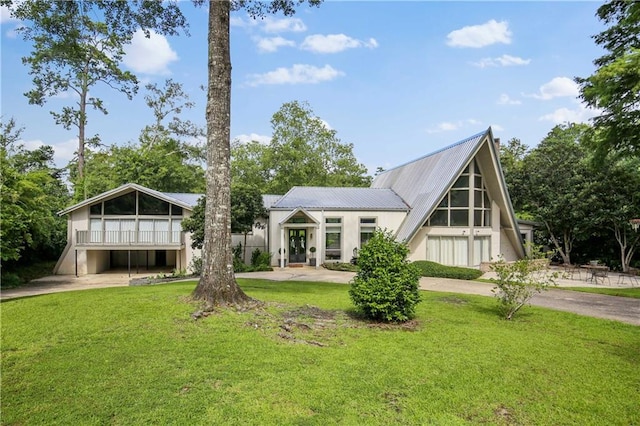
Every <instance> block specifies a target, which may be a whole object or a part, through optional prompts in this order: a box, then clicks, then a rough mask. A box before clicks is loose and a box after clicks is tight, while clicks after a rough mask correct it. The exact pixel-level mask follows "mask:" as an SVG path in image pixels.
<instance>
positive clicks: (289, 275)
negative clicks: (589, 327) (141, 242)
mask: <svg viewBox="0 0 640 426" xmlns="http://www.w3.org/2000/svg"><path fill="white" fill-rule="evenodd" d="M354 275H355V274H354V273H352V272H340V271H330V270H327V269H324V268H310V267H304V268H286V269H276V270H274V271H271V272H249V273H240V274H236V276H237V277H238V278H260V279H267V280H273V281H321V282H331V283H348V282H349V281H350V280H351V279H352V278H353V277H354ZM145 276H149V273H146V274H132V275H131V276H130V277H129V276H128V274H127V273H126V272H120V273H109V274H98V275H85V276H81V277H75V276H69V275H56V276H51V277H45V278H40V279H37V280H34V281H32V282H31V283H30V284H29V285H27V286H24V287H20V288H16V289H9V290H3V291H2V292H1V293H0V298H1V299H2V300H5V299H11V298H16V297H25V296H35V295H40V294H47V293H57V292H62V291H73V290H85V289H91V288H103V287H125V286H128V285H129V280H130V279H132V278H143V277H145ZM491 277H492V274H491V273H487V274H485V275H483V278H491ZM612 282H613V283H615V280H614V279H613V278H612ZM558 284H559V286H561V287H589V286H591V287H595V286H598V287H603V285H602V284H600V285H596V284H593V283H589V282H585V281H580V280H568V279H559V280H558ZM605 287H623V288H629V287H630V284H626V285H615V284H611V285H606V286H605ZM420 288H421V289H422V290H430V291H440V292H450V293H463V294H476V295H481V296H493V293H492V292H491V289H492V288H493V285H492V284H490V283H483V282H478V281H464V280H453V279H447V278H427V277H423V278H421V279H420ZM531 304H532V305H535V306H542V307H545V308H550V309H556V310H559V311H566V312H574V313H577V314H580V315H587V316H592V317H596V318H605V319H611V320H616V321H621V322H625V323H629V324H634V325H640V299H632V298H627V297H614V296H605V295H599V294H591V293H583V292H577V291H570V290H559V289H551V290H549V291H547V292H543V293H541V294H537V295H536V296H534V297H533V299H532V300H531Z"/></svg>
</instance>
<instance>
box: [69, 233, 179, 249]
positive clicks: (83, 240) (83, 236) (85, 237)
mask: <svg viewBox="0 0 640 426" xmlns="http://www.w3.org/2000/svg"><path fill="white" fill-rule="evenodd" d="M182 244H184V235H183V234H182V232H180V231H76V245H78V246H114V245H124V246H133V245H137V246H154V245H162V246H180V245H182Z"/></svg>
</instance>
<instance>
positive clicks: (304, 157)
mask: <svg viewBox="0 0 640 426" xmlns="http://www.w3.org/2000/svg"><path fill="white" fill-rule="evenodd" d="M271 128H272V130H273V137H272V139H271V141H270V143H269V144H268V145H264V144H260V143H259V142H255V141H252V142H248V143H239V142H235V143H234V144H233V145H232V151H231V157H232V160H231V161H232V163H231V169H232V176H233V179H234V181H237V182H243V183H244V184H247V185H260V187H261V188H262V190H263V192H265V193H273V194H284V193H285V192H287V191H288V190H289V189H291V188H292V187H293V186H303V185H306V186H369V185H370V184H371V177H370V176H367V169H366V167H364V165H362V164H360V163H358V161H357V160H356V157H355V155H354V154H353V144H345V143H342V142H341V141H340V139H338V137H337V132H336V130H334V129H331V128H329V127H328V126H327V124H326V123H325V122H324V121H323V120H321V119H320V118H319V117H317V116H316V115H315V114H314V113H313V111H312V109H311V107H310V106H309V104H307V103H306V102H298V101H293V102H287V103H285V104H283V105H282V106H281V107H280V109H279V110H278V111H277V112H276V113H275V114H273V117H272V118H271Z"/></svg>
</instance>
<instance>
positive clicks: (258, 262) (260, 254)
mask: <svg viewBox="0 0 640 426" xmlns="http://www.w3.org/2000/svg"><path fill="white" fill-rule="evenodd" d="M251 266H254V267H257V266H271V253H269V252H266V251H262V250H260V249H259V248H256V249H255V250H254V251H253V252H251Z"/></svg>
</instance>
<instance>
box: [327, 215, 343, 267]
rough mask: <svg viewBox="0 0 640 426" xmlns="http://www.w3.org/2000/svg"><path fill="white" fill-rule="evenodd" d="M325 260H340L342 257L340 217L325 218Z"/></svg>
mask: <svg viewBox="0 0 640 426" xmlns="http://www.w3.org/2000/svg"><path fill="white" fill-rule="evenodd" d="M325 224H326V227H325V239H324V241H325V250H324V256H325V260H334V261H340V260H341V259H342V218H339V217H328V218H326V219H325Z"/></svg>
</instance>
